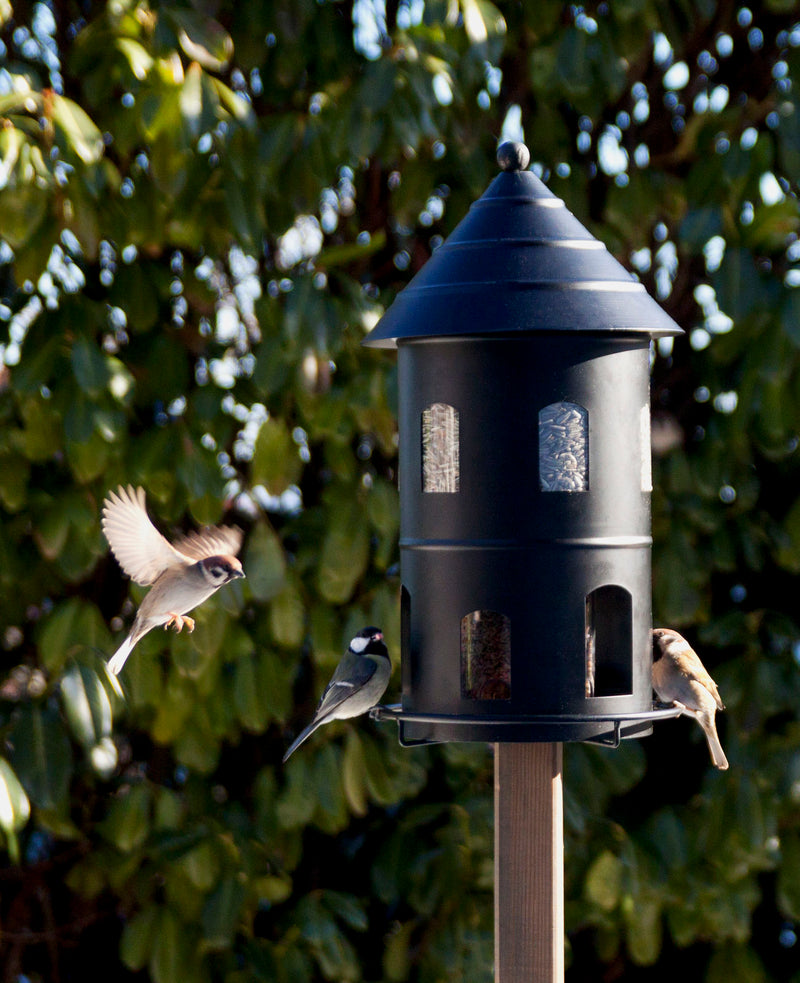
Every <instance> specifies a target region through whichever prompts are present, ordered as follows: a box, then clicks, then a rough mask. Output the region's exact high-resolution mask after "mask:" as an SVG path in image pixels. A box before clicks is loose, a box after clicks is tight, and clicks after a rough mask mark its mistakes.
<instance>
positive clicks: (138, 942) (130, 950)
mask: <svg viewBox="0 0 800 983" xmlns="http://www.w3.org/2000/svg"><path fill="white" fill-rule="evenodd" d="M158 921H159V908H158V905H155V904H149V905H148V906H147V907H146V908H143V909H142V910H141V911H139V912H137V913H136V914H135V915H134V916H133V918H131V920H130V921H129V922H127V923H126V925H125V928H124V929H123V930H122V939H121V940H120V947H119V954H120V959H121V960H122V962H123V963H124V964H125V965H126V966H127V967H128V969H130V970H133V971H134V972H136V971H138V970H140V969H144V967H145V966H146V965H147V961H148V959H149V958H150V953H151V952H152V951H153V945H154V943H155V937H156V931H157V928H158Z"/></svg>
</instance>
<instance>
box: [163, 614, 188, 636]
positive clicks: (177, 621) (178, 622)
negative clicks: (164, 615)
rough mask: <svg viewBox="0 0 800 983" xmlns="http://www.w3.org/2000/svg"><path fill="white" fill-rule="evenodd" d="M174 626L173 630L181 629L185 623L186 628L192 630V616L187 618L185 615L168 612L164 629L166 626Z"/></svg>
mask: <svg viewBox="0 0 800 983" xmlns="http://www.w3.org/2000/svg"><path fill="white" fill-rule="evenodd" d="M173 625H174V626H175V631H178V632H179V631H181V630H182V629H183V626H184V625H186V630H187V631H189V632H193V631H194V618H189V617H188V616H187V615H185V614H184V615H180V614H174V613H173V612H171V611H170V612H169V620H168V621H166V622H165V623H164V630H165V631H166V630H167V628H172V626H173Z"/></svg>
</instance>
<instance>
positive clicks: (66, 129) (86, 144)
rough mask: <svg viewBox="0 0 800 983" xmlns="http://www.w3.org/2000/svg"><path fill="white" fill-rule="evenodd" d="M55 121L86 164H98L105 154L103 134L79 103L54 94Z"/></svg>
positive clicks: (74, 151)
mask: <svg viewBox="0 0 800 983" xmlns="http://www.w3.org/2000/svg"><path fill="white" fill-rule="evenodd" d="M52 100H53V122H54V123H55V124H56V126H57V127H59V128H60V129H61V130H62V131H63V134H64V136H65V137H66V142H67V147H68V148H69V149H70V150H71V151H72V152H73V153H74V154H76V155H77V156H78V157H80V159H81V160H82V161H83V163H84V164H96V163H97V162H98V161H99V160H100V158H101V157H102V156H103V134H102V133H101V132H100V130H99V129H98V128H97V126H95V124H94V123H93V122H92V120H91V118H90V117H89V116H88V115H87V113H86V112H85V110H83V109H82V108H81V107H80V106H79V105H78V104H77V103H75V102H73V101H72V100H71V99H67V98H66V96H60V95H58V93H53V94H52Z"/></svg>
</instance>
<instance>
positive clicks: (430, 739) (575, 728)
mask: <svg viewBox="0 0 800 983" xmlns="http://www.w3.org/2000/svg"><path fill="white" fill-rule="evenodd" d="M681 712H682V711H681V710H680V708H679V707H673V706H668V707H663V706H655V705H654V706H653V707H652V709H650V710H644V711H641V712H636V713H616V714H608V715H598V716H594V715H593V716H578V715H576V714H548V715H542V716H520V717H511V716H508V717H504V718H498V717H494V718H492V719H491V720H487V718H486V717H463V716H455V715H448V714H434V713H413V712H411V711H405V710H403V708H402V707H401V705H400V704H399V703H395V704H391V705H389V706H376V707H373V708H372V710H370V716H371V717H372V719H373V720H394V721H396V722H397V725H398V728H399V731H400V743H401V744H402V745H403V746H404V747H416V746H417V745H419V744H440V743H442V742H444V741H484V742H487V743H490V744H494V743H504V742H515V743H523V742H525V743H531V744H535V743H561V742H567V741H585V742H588V743H590V744H602V745H605V746H607V747H618V746H619V743H620V741H621V740H623V739H626V738H631V737H646V736H647V735H648V734H652V732H653V723H655V722H656V721H658V720H668V719H670V718H672V717H678V716H680V714H681Z"/></svg>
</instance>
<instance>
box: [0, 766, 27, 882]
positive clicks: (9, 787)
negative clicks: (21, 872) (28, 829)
mask: <svg viewBox="0 0 800 983" xmlns="http://www.w3.org/2000/svg"><path fill="white" fill-rule="evenodd" d="M30 814H31V804H30V802H29V801H28V796H27V795H26V794H25V789H24V788H23V787H22V784H21V782H20V780H19V779H18V778H17V776H16V774H15V773H14V769H13V768H12V767H11V765H10V764H9V763H8V762H7V761H6V760H5V758H0V830H2V832H3V836H4V837H5V842H6V847H7V848H8V855H9V858H10V859H11V862H12V863H13V864H17V863H19V843H18V841H17V833H18V832H19V831H20V830H21V829H22V828H23V826H24V825H25V824H26V823H27V821H28V818H29V817H30Z"/></svg>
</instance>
